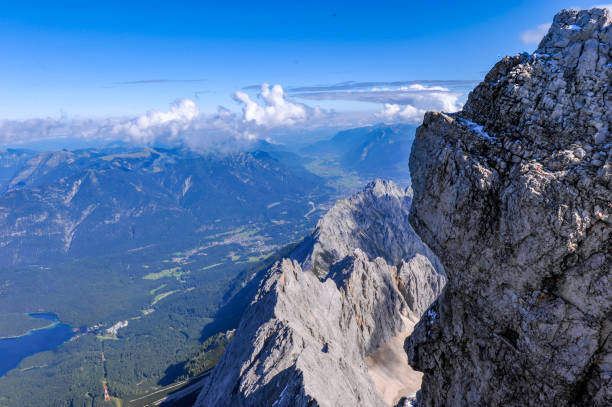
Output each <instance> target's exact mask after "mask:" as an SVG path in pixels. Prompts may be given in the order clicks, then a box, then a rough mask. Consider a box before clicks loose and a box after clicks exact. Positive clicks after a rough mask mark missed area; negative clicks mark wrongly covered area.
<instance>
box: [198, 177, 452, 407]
mask: <svg viewBox="0 0 612 407" xmlns="http://www.w3.org/2000/svg"><path fill="white" fill-rule="evenodd" d="M409 206H410V198H409V197H408V196H407V194H406V192H405V191H403V190H401V189H400V188H398V187H397V186H395V185H394V184H392V183H390V182H385V181H377V182H375V183H372V184H370V185H368V187H366V189H365V190H364V191H363V192H361V193H359V194H357V195H355V196H353V197H351V198H349V199H346V200H343V201H340V202H338V203H337V204H336V206H335V207H334V208H333V209H331V210H330V212H329V213H328V214H327V215H326V216H325V217H324V218H323V219H321V221H320V222H319V224H318V226H317V229H316V230H315V232H314V233H313V236H312V237H311V239H308V240H307V241H306V242H305V243H304V244H303V245H302V246H301V247H298V248H297V249H296V251H295V253H294V255H293V256H292V257H294V258H295V259H294V260H291V259H285V260H283V261H281V262H279V263H277V264H276V265H275V266H274V267H273V268H271V269H270V270H269V271H268V272H267V276H266V277H265V278H264V280H263V282H262V284H261V286H260V288H259V291H258V293H257V295H256V297H255V299H254V300H253V302H252V303H251V305H250V307H249V308H248V310H247V311H246V313H245V315H244V316H243V318H242V321H241V322H240V325H239V327H238V329H237V330H236V334H235V337H234V340H233V341H232V342H231V344H230V345H229V346H228V347H227V349H226V352H225V354H224V356H223V358H222V360H221V362H220V363H219V365H218V366H217V367H216V368H215V370H214V372H213V373H212V374H211V376H210V377H209V379H208V380H207V383H206V384H205V385H204V387H203V389H202V392H201V394H200V396H199V398H198V401H197V403H196V405H198V406H278V407H280V406H347V405H350V406H388V405H393V404H395V403H396V402H397V401H399V400H400V398H401V397H402V396H406V395H409V394H411V393H414V392H416V391H417V390H418V388H419V386H420V374H418V373H416V372H413V371H412V370H411V369H410V368H409V367H408V364H407V358H406V356H405V354H402V344H403V341H404V339H405V337H406V336H407V335H408V333H409V332H410V331H411V329H412V326H413V324H414V321H416V320H418V318H419V317H420V314H419V312H420V309H424V308H426V307H427V306H428V305H429V303H430V302H431V301H432V300H433V299H434V298H435V297H436V296H437V295H438V294H439V292H440V290H441V289H442V287H443V285H444V280H445V277H444V274H443V270H442V268H441V267H440V266H438V267H440V268H438V269H437V271H436V268H435V266H434V264H435V265H438V264H439V263H438V260H437V259H436V258H435V256H433V255H432V254H431V252H430V251H429V249H427V247H426V246H425V245H423V244H422V243H421V242H420V239H419V238H418V237H417V235H416V234H415V233H414V231H413V230H412V228H411V227H410V225H409V223H408V222H407V216H408V212H409ZM428 259H429V260H428ZM420 268H422V269H423V273H422V275H423V281H421V280H420V279H419V269H420ZM402 276H405V277H406V280H403V279H402V278H403V277H402ZM400 287H402V291H404V292H410V293H411V294H410V295H411V297H410V301H411V303H412V304H415V307H414V309H412V308H410V307H409V306H408V303H407V302H406V299H405V298H404V295H403V294H402V292H401V291H400ZM428 287H429V290H428ZM391 376H393V378H392V379H390V380H387V379H388V378H389V377H391Z"/></svg>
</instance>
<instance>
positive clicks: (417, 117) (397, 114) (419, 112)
mask: <svg viewBox="0 0 612 407" xmlns="http://www.w3.org/2000/svg"><path fill="white" fill-rule="evenodd" d="M426 111H427V110H425V109H417V108H416V107H414V106H411V105H406V106H400V105H395V104H392V103H385V105H384V108H383V110H382V111H380V112H379V113H378V114H377V116H378V117H380V118H381V119H383V120H389V121H395V120H399V121H403V122H407V123H419V122H420V121H421V120H423V115H424V114H425V112H426Z"/></svg>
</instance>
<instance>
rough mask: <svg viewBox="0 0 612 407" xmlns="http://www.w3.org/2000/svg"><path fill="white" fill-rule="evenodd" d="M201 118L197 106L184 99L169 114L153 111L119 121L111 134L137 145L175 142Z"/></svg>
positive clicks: (111, 128)
mask: <svg viewBox="0 0 612 407" xmlns="http://www.w3.org/2000/svg"><path fill="white" fill-rule="evenodd" d="M199 116H200V111H199V109H198V107H197V106H196V104H195V103H194V102H193V101H192V100H190V99H182V100H178V101H176V102H174V103H173V104H172V106H170V110H169V111H167V112H163V111H158V110H152V111H149V112H147V113H146V114H144V115H142V116H140V117H137V118H135V119H127V120H123V121H119V122H118V123H115V124H113V125H112V126H111V127H110V129H109V133H110V134H111V135H117V136H122V137H127V138H128V139H129V140H130V141H132V142H135V143H137V144H147V143H150V142H153V141H155V140H156V139H159V138H164V139H167V140H175V139H176V138H177V137H178V136H179V135H180V134H181V132H185V131H187V130H189V129H190V128H191V126H192V125H193V123H194V121H195V120H196V119H198V118H199ZM101 130H102V129H101Z"/></svg>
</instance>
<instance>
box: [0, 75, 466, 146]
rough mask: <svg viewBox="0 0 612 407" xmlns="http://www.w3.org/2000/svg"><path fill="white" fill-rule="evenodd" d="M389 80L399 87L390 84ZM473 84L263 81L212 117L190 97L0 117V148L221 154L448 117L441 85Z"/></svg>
mask: <svg viewBox="0 0 612 407" xmlns="http://www.w3.org/2000/svg"><path fill="white" fill-rule="evenodd" d="M394 83H395V84H397V83H402V84H403V85H401V86H392V85H390V84H394ZM371 84H384V85H385V86H370V85H371ZM406 84H407V85H406ZM474 84H475V82H471V81H423V83H416V82H414V81H404V82H345V83H342V84H335V85H321V86H311V87H295V88H290V89H292V90H291V91H289V92H287V91H285V89H283V87H282V86H280V85H273V86H272V85H269V84H267V83H264V84H262V85H260V86H259V88H258V92H257V93H253V92H251V93H250V94H249V93H247V92H244V91H238V92H236V93H235V94H234V95H233V97H234V100H235V101H236V102H237V104H238V106H240V108H241V110H240V111H238V112H232V111H231V110H229V109H227V108H225V107H222V106H220V107H219V108H218V110H217V111H216V112H214V113H203V112H201V111H200V110H199V108H198V106H197V105H196V103H195V102H194V101H193V100H191V99H181V100H177V101H176V102H174V103H172V104H171V105H170V107H169V109H168V110H151V111H148V112H146V113H145V114H143V115H140V116H137V117H114V118H106V119H97V120H94V119H69V118H66V117H63V118H60V119H54V118H42V119H30V120H22V121H15V120H0V146H1V145H13V146H15V145H19V144H25V143H31V142H38V141H44V140H61V139H81V140H91V141H115V140H117V141H124V142H128V143H133V144H137V145H152V144H156V143H157V144H161V143H182V144H186V145H188V146H190V147H194V148H200V149H216V150H223V149H228V148H236V147H239V146H241V145H244V144H245V143H249V142H251V141H253V140H256V139H260V138H261V139H264V138H267V137H268V136H269V135H270V134H273V133H274V132H276V133H277V134H280V133H282V132H284V131H285V130H295V131H312V130H316V129H323V128H334V127H336V128H340V127H344V128H346V127H356V126H363V125H369V124H373V123H376V122H380V121H386V122H410V123H417V122H419V121H421V120H422V118H423V114H424V113H425V112H426V111H428V110H440V111H445V112H452V111H456V110H459V109H460V108H461V103H460V102H459V97H460V96H461V95H462V94H464V93H465V91H464V92H459V91H451V90H449V87H446V86H443V85H448V86H453V87H455V88H456V89H458V88H459V87H463V88H465V89H467V86H469V87H470V88H471V87H472V86H473V85H474ZM307 89H310V91H307ZM296 99H303V100H313V101H317V100H321V101H322V100H345V101H357V102H366V103H364V106H365V107H364V109H363V110H352V111H345V112H337V111H334V110H327V109H322V108H320V107H316V106H315V107H313V106H311V105H309V104H306V103H300V102H297V101H296Z"/></svg>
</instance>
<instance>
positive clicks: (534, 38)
mask: <svg viewBox="0 0 612 407" xmlns="http://www.w3.org/2000/svg"><path fill="white" fill-rule="evenodd" d="M550 26H551V23H544V24H540V25H538V26H537V27H536V28H534V29H531V30H525V31H523V32H522V33H521V40H522V41H523V42H524V43H525V44H539V43H540V41H541V40H542V38H544V36H545V35H546V33H547V32H548V29H549V28H550Z"/></svg>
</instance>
